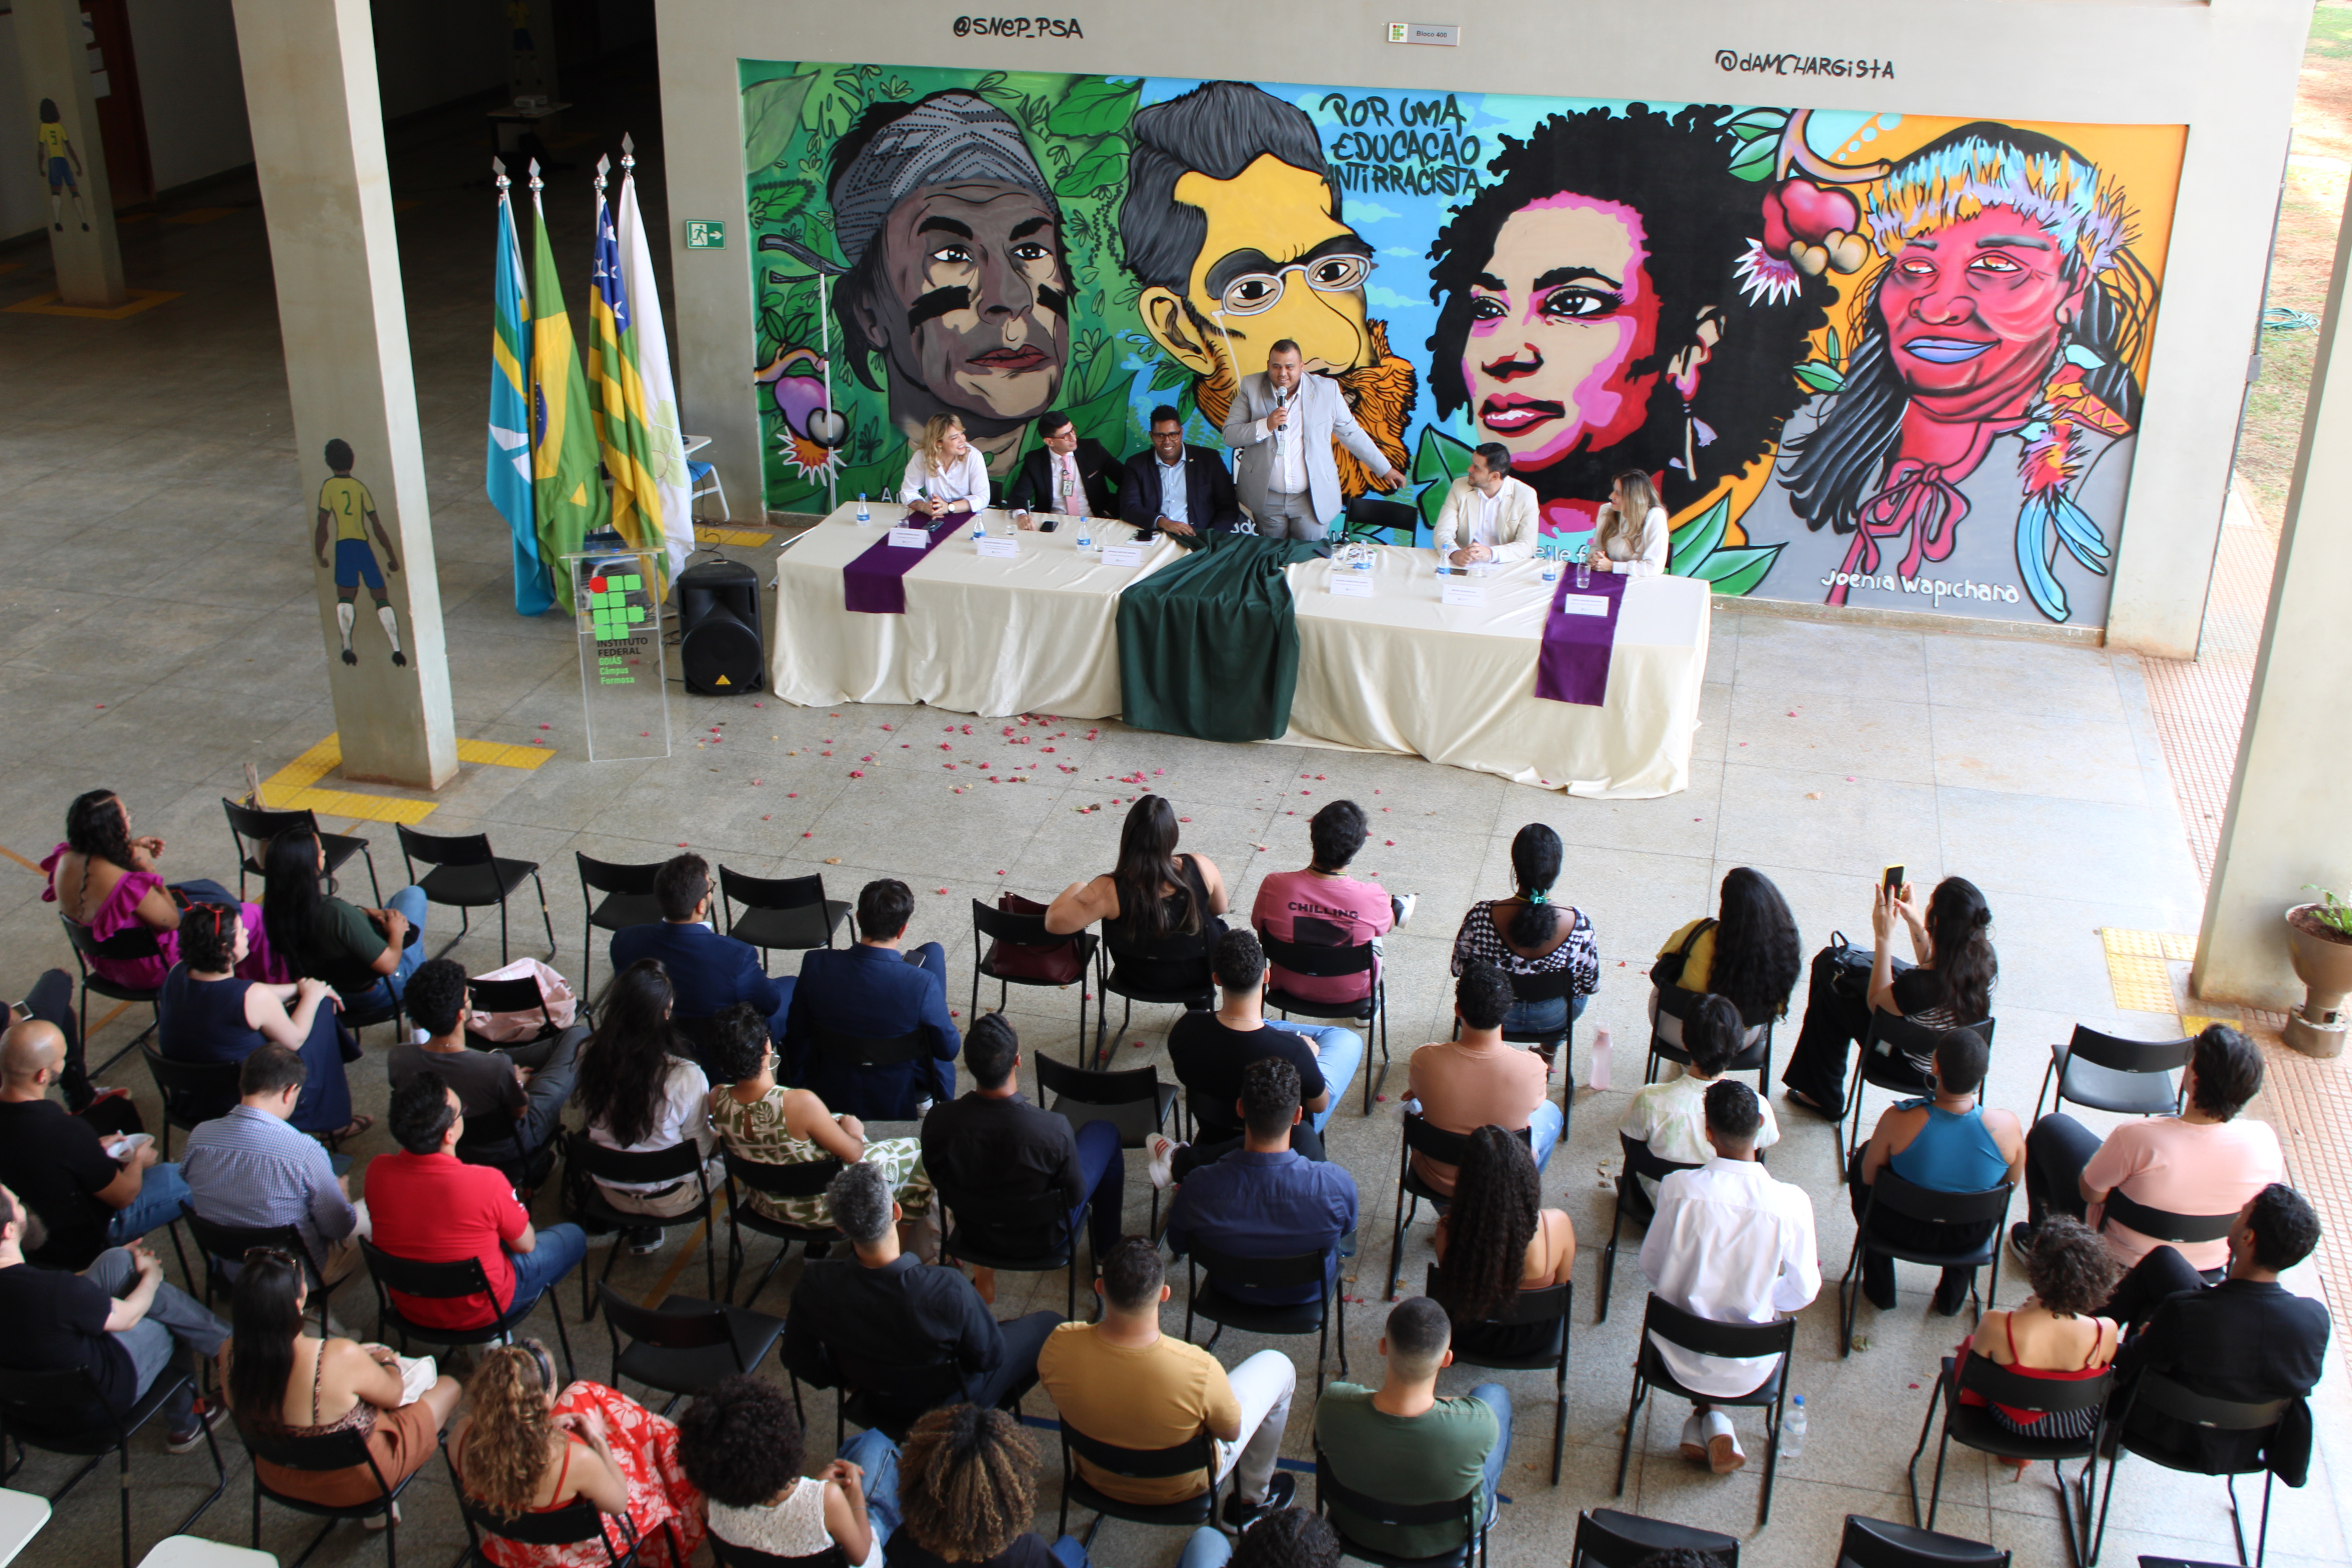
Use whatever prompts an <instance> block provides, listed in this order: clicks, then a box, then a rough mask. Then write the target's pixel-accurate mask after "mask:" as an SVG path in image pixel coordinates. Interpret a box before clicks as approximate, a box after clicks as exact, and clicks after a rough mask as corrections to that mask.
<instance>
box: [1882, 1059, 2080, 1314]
mask: <svg viewBox="0 0 2352 1568" xmlns="http://www.w3.org/2000/svg"><path fill="white" fill-rule="evenodd" d="M1991 1057H1992V1051H1991V1048H1990V1047H1988V1046H1987V1045H1986V1044H1985V1042H1984V1037H1983V1036H1982V1035H1979V1034H1978V1033H1977V1032H1976V1031H1975V1030H1974V1029H1948V1030H1946V1031H1945V1032H1944V1035H1943V1037H1941V1038H1939V1039H1938V1040H1937V1042H1936V1064H1935V1066H1934V1068H1932V1069H1931V1070H1930V1071H1929V1073H1928V1081H1929V1082H1930V1083H1933V1084H1934V1085H1935V1086H1936V1091H1935V1093H1934V1094H1933V1095H1931V1096H1930V1097H1928V1098H1927V1099H1926V1100H1898V1101H1896V1102H1895V1104H1893V1105H1890V1106H1888V1107H1887V1108H1886V1110H1885V1111H1884V1112H1882V1113H1881V1114H1880V1116H1879V1118H1878V1126H1877V1128H1876V1129H1875V1130H1874V1131H1873V1132H1872V1133H1871V1135H1870V1142H1869V1144H1868V1145H1867V1146H1865V1147H1864V1150H1863V1152H1862V1158H1861V1159H1859V1160H1857V1161H1855V1162H1854V1163H1853V1167H1852V1170H1851V1172H1850V1173H1849V1180H1850V1183H1851V1190H1850V1193H1849V1196H1850V1197H1851V1198H1852V1200H1853V1217H1854V1218H1855V1219H1856V1220H1860V1219H1861V1218H1862V1211H1863V1209H1864V1206H1865V1205H1867V1204H1868V1203H1869V1201H1870V1186H1871V1184H1872V1183H1873V1182H1875V1181H1876V1180H1877V1179H1878V1173H1879V1172H1881V1171H1889V1170H1891V1171H1893V1172H1894V1173H1895V1174H1896V1175H1898V1176H1900V1177H1902V1178H1903V1179H1904V1180H1905V1181H1906V1182H1908V1183H1910V1184H1912V1185H1913V1186H1915V1187H1925V1188H1927V1190H1928V1191H1929V1192H1936V1193H1982V1192H1989V1191H1990V1190H1991V1189H1992V1188H1994V1187H1997V1186H1999V1185H2000V1184H2001V1183H2003V1182H2021V1181H2022V1180H2024V1177H2025V1129H2024V1128H2023V1127H2021V1126H2020V1125H2019V1124H2018V1120H2017V1112H2015V1111H2013V1110H1986V1109H1985V1108H1984V1107H1983V1105H1981V1104H1980V1103H1979V1101H1978V1095H1977V1091H1978V1090H1979V1089H1981V1088H1983V1087H1984V1075H1985V1065H1986V1063H1987V1062H1989V1061H1990V1059H1991ZM1998 1224H1999V1222H1998V1221H1993V1222H1990V1223H1988V1224H1985V1225H1981V1226H1973V1225H1932V1224H1930V1223H1928V1222H1927V1221H1925V1220H1916V1219H1913V1218H1911V1217H1910V1216H1909V1215H1899V1214H1896V1213H1895V1212H1894V1211H1893V1210H1891V1209H1883V1208H1882V1209H1880V1210H1879V1211H1878V1213H1877V1214H1876V1215H1874V1217H1873V1218H1872V1220H1871V1222H1870V1228H1871V1232H1872V1234H1873V1235H1874V1236H1879V1237H1885V1238H1886V1239H1887V1240H1889V1241H1894V1242H1897V1243H1903V1244H1907V1245H1912V1246H1916V1247H1919V1248H1921V1249H1922V1250H1924V1251H1929V1252H1945V1253H1953V1252H1965V1251H1967V1250H1969V1248H1970V1247H1980V1246H1982V1245H1983V1244H1984V1242H1985V1241H1986V1240H1987V1238H1989V1237H1990V1236H1991V1235H1992V1232H1993V1227H1994V1226H1996V1225H1998ZM1975 1277H1976V1273H1975V1270H1973V1269H1969V1268H1947V1269H1945V1270H1944V1277H1943V1279H1941V1280H1940V1281H1939V1282H1938V1283H1937V1286H1936V1310H1937V1311H1938V1312H1940V1313H1942V1314H1943V1315H1944V1316H1945V1317H1947V1318H1948V1317H1950V1316H1952V1315H1953V1314H1954V1313H1956V1312H1958V1310H1960V1309H1961V1307H1963V1306H1965V1305H1966V1304H1967V1302H1968V1299H1969V1282H1970V1281H1971V1280H1972V1279H1975ZM1862 1293H1863V1294H1864V1296H1867V1297H1868V1298H1870V1304H1871V1305H1872V1306H1874V1307H1876V1308H1878V1309H1879V1310H1881V1311H1885V1310H1887V1309H1889V1308H1891V1307H1893V1306H1894V1305H1895V1259H1894V1258H1890V1257H1888V1256H1887V1255H1886V1254H1885V1253H1883V1252H1874V1251H1871V1250H1870V1249H1869V1248H1867V1247H1865V1248H1864V1250H1863V1254H1862ZM2095 1304H2096V1303H2094V1305H2095Z"/></svg>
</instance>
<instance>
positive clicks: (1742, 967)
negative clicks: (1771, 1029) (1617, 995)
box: [1650, 866, 1805, 1023]
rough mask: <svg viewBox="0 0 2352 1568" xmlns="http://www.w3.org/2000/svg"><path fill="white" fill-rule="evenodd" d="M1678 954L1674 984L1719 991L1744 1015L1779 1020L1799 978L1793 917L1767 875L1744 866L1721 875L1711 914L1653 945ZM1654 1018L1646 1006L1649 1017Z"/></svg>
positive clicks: (1801, 964)
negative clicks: (1679, 956) (1721, 886)
mask: <svg viewBox="0 0 2352 1568" xmlns="http://www.w3.org/2000/svg"><path fill="white" fill-rule="evenodd" d="M1676 954H1680V955H1681V957H1682V964H1681V968H1680V973H1677V974H1676V975H1675V980H1674V984H1675V987H1676V988H1677V989H1678V990H1683V991H1689V992H1694V993H1697V994H1712V995H1716V996H1721V997H1725V998H1727V1000H1729V1002H1730V1003H1731V1005H1733V1006H1735V1007H1737V1008H1738V1009H1739V1014H1740V1016H1741V1018H1742V1019H1743V1020H1745V1019H1755V1020H1758V1021H1759V1022H1760V1021H1761V1020H1763V1019H1767V1018H1785V1017H1787V1016H1788V1015H1789V997H1790V994H1791V993H1792V992H1794V991H1795V990H1796V987H1797V976H1798V975H1800V974H1801V973H1804V968H1805V960H1804V950H1803V949H1802V948H1801V947H1800V946H1799V945H1798V942H1797V918H1796V917H1795V916H1794V915H1792V914H1790V912H1789V900H1786V899H1784V898H1782V897H1781V896H1780V889H1779V888H1777V887H1775V886H1774V885H1773V883H1772V879H1771V878H1769V877H1767V876H1766V875H1765V874H1764V873H1763V872H1761V871H1759V870H1756V869H1754V868H1750V867H1747V866H1735V867H1733V868H1731V869H1730V870H1728V871H1726V872H1725V873H1724V874H1723V889H1722V893H1721V897H1720V899H1719V900H1718V902H1717V905H1716V915H1715V918H1713V919H1711V920H1709V919H1700V920H1695V921H1690V922H1688V923H1687V924H1685V925H1683V926H1680V927H1677V928H1676V929H1675V933H1674V935H1672V936H1670V937H1668V938H1666V940H1665V942H1664V945H1662V946H1661V947H1660V948H1659V949H1658V956H1659V957H1660V958H1671V957H1674V956H1675V955H1676ZM1657 1017H1658V1007H1657V1002H1656V1000H1655V999H1653V1000H1652V1001H1651V1004H1650V1021H1651V1022H1652V1023H1655V1022H1656V1021H1657Z"/></svg>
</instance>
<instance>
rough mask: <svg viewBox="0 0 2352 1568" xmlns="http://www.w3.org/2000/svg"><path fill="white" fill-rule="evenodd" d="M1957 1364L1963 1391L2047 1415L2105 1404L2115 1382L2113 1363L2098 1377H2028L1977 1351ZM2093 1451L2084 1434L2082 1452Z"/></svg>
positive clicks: (1957, 1381) (1999, 1403) (1996, 1403)
mask: <svg viewBox="0 0 2352 1568" xmlns="http://www.w3.org/2000/svg"><path fill="white" fill-rule="evenodd" d="M1955 1364H1956V1367H1957V1371H1958V1377H1957V1379H1956V1383H1957V1386H1958V1388H1959V1389H1960V1391H1961V1392H1962V1393H1969V1394H1980V1395H1982V1396H1983V1398H1984V1400H1985V1402H1986V1403H1987V1404H1989V1405H2007V1406H2009V1407H2010V1408H2011V1410H2032V1411H2039V1412H2041V1413H2042V1414H2043V1415H2063V1414H2065V1413H2067V1412H2069V1411H2074V1410H2093V1409H2097V1408H2100V1407H2102V1406H2104V1405H2105V1404H2106V1402H2107V1395H2108V1394H2109V1393H2110V1392H2111V1391H2112V1390H2113V1389H2114V1388H2115V1384H2116V1373H2115V1369H2114V1368H2113V1367H2107V1368H2105V1369H2103V1370H2102V1371H2101V1372H2100V1373H2099V1375H2098V1376H2096V1377H2081V1378H2055V1377H2029V1376H2027V1375H2026V1374H2025V1373H2021V1372H2018V1371H2016V1370H2015V1369H2013V1368H2011V1367H2006V1366H2003V1365H2001V1364H2000V1363H1999V1362H1997V1361H1995V1360H1993V1359H1992V1357H1990V1356H1987V1355H1978V1354H1976V1353H1975V1352H1968V1353H1965V1354H1963V1355H1961V1356H1960V1357H1959V1358H1958V1362H1957V1363H1955ZM2090 1451H2091V1440H2090V1439H2089V1438H2088V1437H2085V1438H2084V1439H2083V1452H2084V1453H2086V1454H2087V1453H2089V1452H2090Z"/></svg>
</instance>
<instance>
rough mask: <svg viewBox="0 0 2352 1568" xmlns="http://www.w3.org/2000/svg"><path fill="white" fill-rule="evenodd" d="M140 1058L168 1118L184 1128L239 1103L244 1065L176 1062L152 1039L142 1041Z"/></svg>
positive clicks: (220, 1113)
mask: <svg viewBox="0 0 2352 1568" xmlns="http://www.w3.org/2000/svg"><path fill="white" fill-rule="evenodd" d="M139 1056H140V1059H141V1060H142V1061H144V1062H145V1063H146V1064H147V1071H148V1073H149V1074H150V1075H151V1076H152V1078H153V1079H155V1092H156V1093H158V1094H160V1095H162V1096H163V1107H164V1110H165V1113H166V1116H167V1118H168V1119H169V1120H170V1121H174V1122H176V1123H178V1124H179V1125H181V1126H183V1127H190V1128H193V1127H194V1126H195V1125H196V1124H197V1123H198V1122H200V1121H210V1120H211V1119H212V1118H214V1117H215V1116H221V1115H226V1113H227V1111H228V1109H229V1107H231V1106H233V1105H235V1104H236V1102H237V1092H236V1079H237V1074H238V1073H239V1072H240V1071H241V1070H242V1068H243V1064H242V1063H239V1062H175V1061H173V1059H172V1058H169V1057H167V1056H165V1055H164V1054H163V1052H162V1051H160V1050H158V1049H156V1048H155V1040H154V1037H152V1036H147V1037H142V1038H141V1040H140V1042H139Z"/></svg>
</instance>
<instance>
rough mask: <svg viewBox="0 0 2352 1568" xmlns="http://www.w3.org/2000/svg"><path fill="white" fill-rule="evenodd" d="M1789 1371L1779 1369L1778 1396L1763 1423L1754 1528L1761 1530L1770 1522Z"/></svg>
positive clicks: (1784, 1368)
mask: <svg viewBox="0 0 2352 1568" xmlns="http://www.w3.org/2000/svg"><path fill="white" fill-rule="evenodd" d="M1788 1372H1789V1369H1788V1368H1787V1367H1785V1366H1783V1367H1782V1368H1781V1369H1780V1398H1778V1399H1776V1400H1774V1401H1773V1402H1772V1405H1771V1408H1770V1409H1769V1410H1768V1411H1766V1412H1765V1416H1766V1419H1765V1423H1764V1495H1763V1496H1762V1497H1760V1498H1759V1499H1757V1500H1756V1528H1758V1529H1759V1530H1761V1529H1763V1528H1764V1526H1766V1525H1768V1524H1769V1523H1771V1522H1772V1482H1773V1480H1774V1479H1775V1478H1776V1477H1777V1476H1778V1474H1779V1472H1780V1413H1781V1412H1782V1411H1783V1410H1785V1409H1786V1408H1787V1407H1788V1404H1789V1375H1788Z"/></svg>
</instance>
